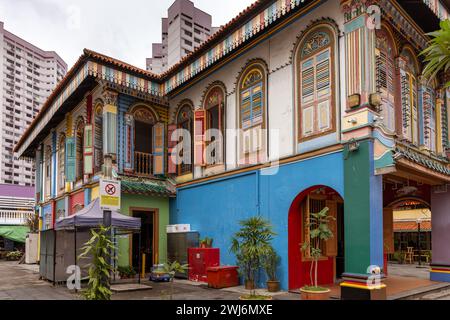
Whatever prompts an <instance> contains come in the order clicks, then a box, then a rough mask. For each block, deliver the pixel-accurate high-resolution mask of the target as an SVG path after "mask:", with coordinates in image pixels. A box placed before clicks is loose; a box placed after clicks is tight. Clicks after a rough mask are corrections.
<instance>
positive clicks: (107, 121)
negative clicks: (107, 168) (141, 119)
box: [103, 105, 117, 154]
mask: <svg viewBox="0 0 450 320" xmlns="http://www.w3.org/2000/svg"><path fill="white" fill-rule="evenodd" d="M103 119H104V121H103V123H104V126H103V154H116V153H117V107H116V106H113V105H106V106H105V107H104V108H103Z"/></svg>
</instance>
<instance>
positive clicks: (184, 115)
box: [177, 104, 194, 175]
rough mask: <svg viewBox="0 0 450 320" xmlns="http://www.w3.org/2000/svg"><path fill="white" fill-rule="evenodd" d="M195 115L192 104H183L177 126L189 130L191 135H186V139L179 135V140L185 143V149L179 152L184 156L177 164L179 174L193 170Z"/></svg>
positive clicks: (178, 115)
mask: <svg viewBox="0 0 450 320" xmlns="http://www.w3.org/2000/svg"><path fill="white" fill-rule="evenodd" d="M192 127H193V115H192V106H191V105H190V104H184V105H183V106H181V108H180V110H179V111H178V114H177V128H178V129H184V130H186V131H187V132H189V135H190V137H186V138H187V139H186V140H184V138H183V137H182V136H180V137H179V140H178V141H179V142H182V143H183V150H182V151H180V152H179V156H180V157H181V158H182V162H181V163H178V164H177V167H178V175H184V174H188V173H191V172H192V156H193V154H194V152H193V149H194V146H193V140H194V139H193V135H192V134H193V130H192V129H193V128H192Z"/></svg>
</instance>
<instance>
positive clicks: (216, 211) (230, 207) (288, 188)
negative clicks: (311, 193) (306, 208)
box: [170, 152, 344, 290]
mask: <svg viewBox="0 0 450 320" xmlns="http://www.w3.org/2000/svg"><path fill="white" fill-rule="evenodd" d="M265 173H266V171H251V172H248V173H245V174H240V175H234V176H232V177H228V178H224V179H218V180H213V181H209V182H207V183H203V184H196V185H192V186H187V187H184V188H180V189H179V190H178V193H177V198H176V199H175V200H173V201H172V203H171V205H170V219H171V220H170V223H171V224H177V223H189V224H191V228H192V229H193V230H196V231H199V232H200V236H201V237H202V238H204V237H212V238H213V239H214V243H213V245H214V247H218V248H220V258H221V264H222V265H227V264H228V265H230V264H232V265H234V264H236V261H235V257H234V255H233V254H231V253H230V251H229V249H230V239H231V237H232V235H233V233H235V232H236V231H237V230H239V223H238V222H239V221H240V220H242V219H245V218H248V217H251V216H254V215H256V214H258V213H259V214H260V215H262V216H263V217H265V218H266V219H268V220H270V222H271V223H272V225H273V227H274V231H275V232H276V233H277V234H278V235H277V236H276V237H275V239H274V241H273V246H274V248H275V249H276V251H277V252H278V254H279V255H280V256H281V264H280V268H279V273H278V276H279V278H280V281H281V285H282V288H283V289H285V290H286V289H287V287H288V213H289V208H290V206H291V204H292V202H293V201H294V199H295V197H296V196H297V195H298V194H299V193H301V192H302V191H303V190H305V189H307V188H309V187H311V186H315V185H326V186H328V187H331V188H333V189H335V190H336V191H337V192H339V193H340V194H341V196H343V194H344V173H343V156H342V153H341V152H336V153H333V154H329V155H324V156H321V157H317V158H312V159H309V160H305V161H299V162H295V163H290V164H287V165H283V166H280V168H279V170H278V172H277V173H276V174H274V175H265ZM262 280H263V281H264V279H262ZM261 285H262V283H261Z"/></svg>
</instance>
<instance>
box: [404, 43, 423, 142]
mask: <svg viewBox="0 0 450 320" xmlns="http://www.w3.org/2000/svg"><path fill="white" fill-rule="evenodd" d="M418 74H419V70H418V64H417V60H416V59H415V58H414V53H413V52H412V51H411V50H410V49H409V48H405V49H404V50H403V51H402V53H401V55H400V80H401V93H402V95H401V99H402V134H403V136H404V137H405V138H406V139H407V140H409V141H410V142H412V143H413V144H416V145H418V144H419V105H418V89H417V88H418V80H417V77H418Z"/></svg>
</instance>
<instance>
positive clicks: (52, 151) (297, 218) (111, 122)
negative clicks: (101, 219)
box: [15, 0, 450, 296]
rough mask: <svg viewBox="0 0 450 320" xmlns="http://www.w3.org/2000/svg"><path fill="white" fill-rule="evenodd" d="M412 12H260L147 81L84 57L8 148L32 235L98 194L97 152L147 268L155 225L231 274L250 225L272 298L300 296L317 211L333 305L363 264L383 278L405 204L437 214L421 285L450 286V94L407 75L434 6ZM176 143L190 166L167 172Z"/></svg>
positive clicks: (300, 0) (328, 4)
mask: <svg viewBox="0 0 450 320" xmlns="http://www.w3.org/2000/svg"><path fill="white" fill-rule="evenodd" d="M408 3H409V2H408V1H400V0H398V1H390V0H379V1H370V0H361V1H356V0H341V1H338V0H328V1H326V0H277V1H273V0H260V1H256V2H255V3H254V4H253V5H251V6H250V7H248V8H247V9H245V10H244V11H242V12H241V13H240V14H239V15H238V16H237V17H236V18H234V19H233V20H232V21H230V22H229V23H228V24H226V25H225V26H223V27H222V28H221V29H220V30H219V31H217V32H216V33H215V34H214V35H213V36H211V38H210V39H209V40H207V41H206V42H205V43H204V44H203V45H201V46H200V47H199V48H198V49H196V50H195V51H194V52H193V53H192V54H190V55H188V56H187V57H185V58H183V59H182V60H181V61H180V62H179V63H178V64H176V65H174V66H173V67H171V68H170V69H169V70H168V71H166V72H165V73H163V74H161V75H155V74H152V73H150V72H148V71H145V70H142V69H139V68H137V67H134V66H131V65H129V64H127V63H125V62H122V61H118V60H116V59H113V58H110V57H107V56H105V55H103V54H100V53H96V52H93V51H91V50H87V49H85V50H84V51H83V54H82V55H81V57H80V58H79V60H78V61H77V62H76V63H75V65H74V66H73V67H72V69H71V70H70V71H69V72H68V73H67V75H66V77H65V78H64V79H63V80H62V81H61V82H60V84H59V85H58V87H57V88H56V89H55V90H54V92H53V93H52V94H51V96H50V97H49V98H48V100H47V101H46V103H45V105H44V106H43V108H42V110H41V111H40V113H39V114H38V115H37V117H36V118H35V119H34V121H33V122H32V124H31V125H30V127H29V128H28V129H27V131H26V132H25V134H24V135H23V136H22V138H21V140H20V141H19V143H18V144H17V145H16V148H15V150H16V151H17V152H18V153H19V155H20V156H21V157H23V158H30V159H35V161H36V198H37V202H38V210H39V214H40V217H41V224H42V225H41V230H48V229H52V228H53V227H54V224H55V221H56V220H57V219H58V218H60V217H64V216H69V215H73V214H74V213H75V212H77V211H78V210H80V209H81V208H83V207H84V206H87V205H88V204H89V203H91V202H92V201H93V200H94V199H96V198H98V196H99V186H98V185H99V179H100V177H101V175H102V166H103V164H104V159H105V155H108V156H109V157H112V161H113V167H114V170H113V171H114V174H115V175H116V176H117V178H118V179H119V180H121V186H122V204H121V213H123V214H126V215H135V216H136V215H139V214H147V217H148V219H147V220H148V221H147V220H146V222H145V224H147V225H149V226H150V225H151V226H152V228H151V230H152V233H151V234H150V235H147V236H146V238H145V239H146V240H145V241H147V242H146V245H147V246H148V249H149V250H148V252H149V261H148V263H147V264H148V265H151V264H153V263H157V262H164V261H166V260H167V244H166V243H167V235H166V226H167V225H169V224H190V225H191V227H192V229H194V230H197V231H199V232H200V234H201V236H202V237H210V238H213V239H214V246H216V247H218V248H220V255H221V256H220V258H221V262H222V264H229V265H233V264H235V263H236V261H235V257H234V255H233V254H231V253H230V238H231V235H232V234H233V233H234V232H236V231H237V230H238V229H239V221H240V220H242V219H244V218H246V217H251V216H255V215H261V216H262V217H264V218H266V219H268V220H269V221H270V222H271V224H272V225H273V226H274V230H275V231H276V233H277V236H276V237H275V240H274V243H273V244H274V247H275V249H276V250H277V252H278V253H279V255H280V256H281V265H280V269H279V277H280V281H281V285H282V288H283V289H284V290H294V289H298V288H300V287H302V286H303V285H305V284H308V281H309V269H310V263H311V258H310V256H309V252H307V251H301V250H300V244H301V243H303V242H305V241H308V239H309V232H310V230H309V229H308V228H305V221H307V219H308V217H309V215H310V213H311V212H317V211H318V210H319V211H320V210H321V209H322V208H324V207H328V208H330V213H331V214H332V215H333V216H334V217H335V218H336V220H334V223H333V226H332V227H333V231H334V232H335V235H336V236H335V237H334V238H333V239H331V240H328V241H327V242H326V243H323V257H322V259H321V260H320V274H319V282H320V283H321V284H331V283H335V282H336V280H337V279H343V281H342V282H341V290H342V291H341V292H342V295H343V296H345V295H349V296H351V295H354V294H355V292H359V291H364V290H371V291H374V292H376V291H382V290H384V288H385V285H384V284H383V283H381V284H380V283H378V284H374V285H370V284H368V281H367V279H368V278H369V277H370V276H371V274H370V273H368V270H369V269H370V267H371V266H379V267H380V268H381V270H382V274H387V270H386V268H387V264H386V262H385V257H386V255H387V254H389V253H393V250H394V245H393V210H394V209H395V208H396V207H397V206H398V205H400V204H402V203H404V202H405V201H410V200H414V201H418V202H420V203H422V204H424V205H426V206H428V207H429V208H430V209H431V212H432V216H433V218H432V261H431V268H430V279H432V280H436V281H447V282H450V246H449V243H450V210H449V208H450V162H449V156H450V144H449V134H450V132H449V120H450V118H449V113H448V110H449V105H450V90H446V89H445V88H444V83H445V82H447V81H448V79H440V80H439V81H434V82H428V81H426V80H425V79H423V78H422V77H421V72H422V68H423V63H422V61H420V56H419V52H420V51H421V50H423V49H424V48H425V47H426V45H427V41H428V40H429V38H428V36H427V35H426V33H427V32H431V31H434V30H436V29H438V28H439V21H440V20H442V19H446V18H447V12H446V11H445V9H444V7H443V6H441V5H440V4H439V1H434V0H430V1H422V2H421V1H417V2H416V3H415V4H414V5H410V4H408ZM411 6H413V7H411ZM377 14H378V16H377ZM380 15H381V20H380V21H379V22H380V23H379V24H378V23H377V22H378V21H377V20H378V18H380ZM176 129H185V130H187V131H188V132H190V133H191V139H185V138H182V139H180V138H179V137H178V135H177V134H174V131H175V130H176ZM210 129H215V132H219V133H221V134H220V135H217V136H213V135H211V134H208V133H207V132H208V130H210ZM233 130H238V131H237V132H238V134H236V135H230V134H228V132H232V131H233ZM272 131H275V132H276V135H272V134H271V132H272ZM174 137H175V138H174ZM217 137H218V138H217ZM173 138H174V139H173ZM212 143H214V146H216V148H215V149H214V151H213V154H212V155H211V154H209V155H206V151H207V150H210V149H209V148H208V147H209V146H210V144H212ZM179 144H181V145H182V146H184V147H185V148H184V149H183V151H182V152H183V154H182V158H183V159H185V160H186V159H187V160H191V161H185V162H184V163H174V162H173V161H172V159H173V157H172V156H171V155H172V153H174V154H175V153H176V152H178V151H179V149H178V148H177V145H179ZM191 150H192V152H191ZM174 151H175V152H174ZM179 155H180V154H179ZM209 156H212V158H213V159H214V161H212V162H210V161H208V163H207V161H206V159H207V158H209ZM274 162H276V163H277V168H276V172H273V173H271V170H274V168H273V163H274ZM118 245H119V265H123V266H127V265H133V264H135V263H136V252H135V250H134V249H133V248H134V247H135V246H136V243H135V241H134V240H133V238H132V237H131V236H122V237H120V239H119V240H118ZM137 254H139V253H137ZM383 279H384V277H382V279H381V281H383Z"/></svg>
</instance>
